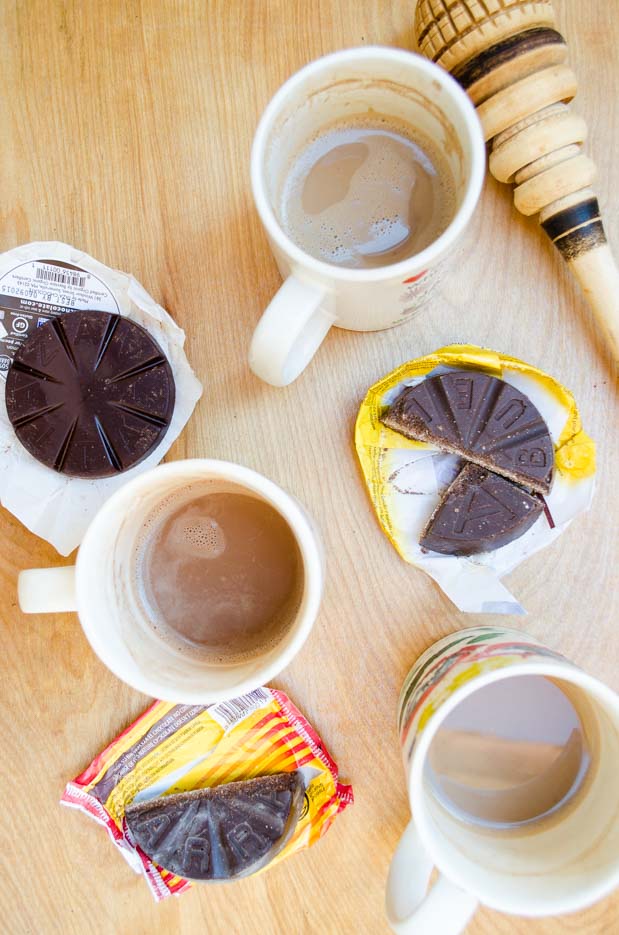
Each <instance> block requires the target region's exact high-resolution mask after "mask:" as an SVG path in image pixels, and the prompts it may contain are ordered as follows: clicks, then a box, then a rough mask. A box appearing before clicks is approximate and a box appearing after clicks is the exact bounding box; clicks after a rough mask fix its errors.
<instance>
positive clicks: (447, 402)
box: [382, 370, 554, 494]
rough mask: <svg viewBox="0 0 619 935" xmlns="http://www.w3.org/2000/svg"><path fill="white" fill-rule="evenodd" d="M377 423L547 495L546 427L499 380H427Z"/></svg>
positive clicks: (550, 451) (459, 374)
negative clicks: (380, 422)
mask: <svg viewBox="0 0 619 935" xmlns="http://www.w3.org/2000/svg"><path fill="white" fill-rule="evenodd" d="M382 421H383V422H384V424H385V425H387V426H388V427H389V428H391V429H394V430H395V431H396V432H400V433H401V434H402V435H406V436H407V437H408V438H414V439H417V440H418V441H424V442H428V444H430V445H434V446H435V447H437V448H440V449H442V450H443V451H451V452H454V453H455V454H459V455H461V456H462V457H463V458H466V459H467V461H473V462H474V463H475V464H479V465H481V466H482V467H486V468H489V469H490V470H491V471H495V472H496V473H497V474H502V475H504V476H505V477H508V478H510V479H511V480H514V481H516V483H518V484H522V485H523V486H525V487H529V488H530V489H531V490H536V491H538V493H542V494H544V493H548V492H549V490H550V484H551V481H552V474H553V468H554V446H553V444H552V438H551V437H550V433H549V431H548V426H547V425H546V423H545V421H544V419H543V418H542V416H541V415H540V413H539V410H538V409H537V408H536V407H535V406H534V405H533V403H532V402H531V400H530V399H529V398H528V397H527V396H525V394H524V393H521V392H520V390H517V389H516V388H515V387H513V386H511V384H509V383H506V382H505V381H504V380H499V379H497V378H496V377H491V376H488V375H487V374H485V373H480V372H479V371H475V370H456V371H452V372H450V373H446V374H441V375H440V376H435V377H429V378H428V379H426V380H423V381H422V382H421V383H419V384H417V386H412V387H406V388H405V389H404V390H402V392H401V393H400V394H399V396H398V397H397V398H396V399H395V401H394V402H393V404H392V405H391V406H390V407H389V409H388V410H387V412H386V413H385V414H384V415H383V417H382Z"/></svg>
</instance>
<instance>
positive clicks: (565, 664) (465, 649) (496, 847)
mask: <svg viewBox="0 0 619 935" xmlns="http://www.w3.org/2000/svg"><path fill="white" fill-rule="evenodd" d="M499 724H500V725H501V726H500V728H499V727H498V726H497V725H499ZM480 727H481V729H480ZM398 728H399V732H400V741H401V745H402V754H403V758H404V768H405V772H406V779H407V786H408V795H409V799H410V805H411V812H412V819H411V822H410V824H409V826H408V828H407V829H406V831H405V832H404V835H403V837H402V839H401V841H400V844H399V845H398V848H397V850H396V853H395V856H394V858H393V861H392V864H391V868H390V871H389V878H388V881H387V898H386V909H387V916H388V920H389V923H390V925H391V927H392V929H393V930H394V931H395V932H397V933H399V935H438V933H440V935H457V933H459V932H462V931H463V930H464V929H465V927H466V925H467V923H468V921H469V919H470V918H471V916H472V914H473V913H474V911H475V909H476V907H477V905H478V903H483V904H484V905H485V906H490V907H491V908H493V909H497V910H499V911H501V912H506V913H513V914H516V915H523V916H549V915H558V914H562V913H569V912H575V911H576V910H578V909H582V908H584V907H586V906H588V905H590V904H591V903H593V902H595V901H596V900H598V899H600V898H601V897H603V896H605V895H607V894H608V893H610V891H611V890H612V889H613V888H614V887H615V886H617V884H619V783H617V775H619V697H618V696H617V695H616V694H615V693H614V692H613V691H611V689H610V688H608V687H607V686H606V685H604V684H602V683H601V682H599V681H598V680H597V679H595V678H593V677H592V676H590V675H587V674H586V673H585V672H583V671H582V670H581V669H579V668H577V667H576V666H575V665H573V664H572V663H571V662H569V661H568V660H566V659H564V658H563V657H562V656H560V655H559V654H558V653H555V652H553V651H551V650H550V649H546V648H545V647H544V646H542V645H541V644H540V643H538V642H537V641H536V640H535V639H533V638H532V637H530V636H529V635H528V634H525V633H520V632H518V631H516V630H507V629H503V628H501V627H477V628H474V629H468V630H462V631H460V632H459V633H454V634H452V635H451V636H448V637H445V638H444V639H442V640H439V642H437V643H435V644H434V645H433V646H431V647H430V648H429V649H428V650H427V651H426V652H425V653H424V654H423V655H422V656H421V657H420V659H418V661H417V662H416V663H415V665H414V666H413V668H412V669H411V671H410V673H409V675H408V676H407V678H406V681H405V683H404V686H403V688H402V693H401V695H400V701H399V711H398ZM434 867H436V868H437V870H438V874H439V875H438V879H437V882H436V883H435V884H434V885H433V886H432V887H431V888H429V889H428V883H429V878H430V874H431V872H432V869H433V868H434Z"/></svg>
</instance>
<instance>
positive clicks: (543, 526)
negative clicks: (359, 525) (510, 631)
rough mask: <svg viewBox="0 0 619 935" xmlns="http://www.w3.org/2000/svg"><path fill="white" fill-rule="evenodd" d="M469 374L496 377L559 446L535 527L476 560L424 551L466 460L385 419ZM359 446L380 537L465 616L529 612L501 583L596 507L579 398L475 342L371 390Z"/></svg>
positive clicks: (398, 372)
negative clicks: (434, 384) (413, 398)
mask: <svg viewBox="0 0 619 935" xmlns="http://www.w3.org/2000/svg"><path fill="white" fill-rule="evenodd" d="M462 370H470V371H479V372H481V373H484V374H487V375H489V376H491V377H496V378H498V379H500V380H502V381H504V382H505V383H507V384H509V385H510V386H511V387H514V388H515V389H516V390H517V391H519V392H520V393H523V394H524V395H525V396H526V397H527V398H528V399H529V400H530V401H531V403H532V404H533V405H534V406H535V408H536V410H537V411H538V412H539V414H540V415H541V417H542V419H543V421H544V422H545V424H546V426H547V427H548V431H549V433H550V438H551V439H552V444H553V447H554V475H553V478H552V487H551V489H550V491H549V493H548V494H547V495H546V496H545V508H544V511H543V513H542V514H541V515H540V516H539V517H538V519H537V521H536V522H535V523H533V525H531V527H530V528H529V529H528V530H527V531H526V532H524V534H523V535H521V536H519V537H518V538H516V539H514V540H513V541H512V542H509V543H507V544H505V545H503V546H501V547H500V548H497V549H493V550H491V551H487V552H481V553H478V554H475V555H470V556H456V555H444V554H439V553H438V552H431V551H427V550H425V549H423V548H422V546H421V545H420V538H421V536H422V534H423V531H424V529H425V528H426V527H427V524H428V521H429V519H430V517H431V516H432V514H433V513H434V511H435V509H436V507H437V506H438V504H439V502H440V500H441V497H442V495H443V493H444V491H445V490H446V489H447V488H448V487H449V485H450V484H452V482H453V481H454V480H455V479H456V477H457V475H458V473H459V472H460V470H461V468H462V458H461V457H459V456H458V455H457V454H453V453H447V452H444V451H438V450H436V448H433V447H432V445H430V444H428V443H427V442H424V441H415V440H412V439H410V438H407V437H405V436H404V435H402V434H400V433H399V432H395V431H393V429H391V428H388V427H387V426H386V425H384V424H383V421H382V419H383V417H384V416H385V413H386V412H387V410H388V409H389V407H390V406H391V405H392V403H393V402H394V401H395V400H396V399H397V397H398V396H399V395H400V394H401V393H402V391H403V390H404V389H405V388H406V387H414V386H417V385H419V384H420V383H422V382H423V381H424V380H426V379H427V378H428V377H435V376H439V375H442V374H451V373H453V372H454V371H462ZM355 446H356V450H357V455H358V457H359V461H360V464H361V469H362V472H363V477H364V480H365V483H366V485H367V488H368V492H369V495H370V498H371V501H372V504H373V506H374V509H375V510H376V515H377V517H378V520H379V523H380V525H381V526H382V528H383V531H384V532H385V534H386V535H387V537H388V538H389V540H390V541H391V543H392V544H393V546H394V547H395V548H396V550H397V551H398V553H399V554H400V556H401V557H402V558H403V559H404V560H405V561H406V562H409V563H410V564H412V565H415V566H416V567H417V568H420V569H422V570H423V571H425V572H426V574H428V575H430V577H432V578H433V579H434V580H435V581H436V582H437V584H438V585H439V586H440V587H441V589H442V590H443V591H444V593H445V594H446V595H447V596H448V597H449V598H450V599H451V600H452V601H453V603H454V604H455V605H456V606H457V607H458V608H459V609H460V610H462V611H464V612H466V613H494V614H524V613H525V610H524V608H523V607H522V606H521V605H520V604H519V603H518V601H517V600H516V598H515V597H514V596H513V595H512V594H511V593H510V591H509V590H508V589H507V588H506V587H505V585H504V584H503V582H502V581H501V578H502V577H503V575H506V574H507V573H508V572H509V571H511V570H512V569H513V568H515V567H516V566H517V565H519V564H520V562H522V561H523V560H524V559H525V558H528V557H529V556H530V555H533V554H534V553H535V552H537V551H539V550H540V549H543V548H544V547H545V546H547V545H549V544H550V543H551V542H553V541H554V539H556V538H557V536H559V535H560V534H561V533H562V532H563V531H564V530H565V529H567V527H568V526H569V524H570V523H571V522H572V520H573V519H574V518H575V517H576V516H578V514H580V513H582V512H584V511H585V510H587V509H588V508H589V506H590V504H591V500H592V498H593V493H594V490H595V443H594V442H593V441H592V439H591V438H589V436H588V435H587V434H586V433H585V432H584V431H583V428H582V424H581V421H580V416H579V413H578V409H577V408H576V403H575V401H574V398H573V396H572V394H571V393H570V392H569V391H568V390H567V389H566V388H565V387H564V386H562V385H561V384H560V383H559V382H558V381H557V380H555V379H553V378H552V377H551V376H549V375H548V374H546V373H544V372H543V371H542V370H539V369H538V368H536V367H532V366H531V365H530V364H526V363H524V362H523V361H521V360H518V359H517V358H515V357H509V356H508V355H506V354H499V353H497V352H495V351H492V350H488V349H486V348H481V347H475V346H474V345H471V344H454V345H450V346H448V347H442V348H439V350H437V351H435V352H434V353H433V354H428V355H427V356H426V357H420V358H419V359H417V360H410V361H408V362H407V363H404V364H402V365H401V366H400V367H397V368H396V369H395V370H393V371H392V372H391V373H389V374H387V376H385V377H383V378H382V379H381V380H379V381H378V382H377V383H375V384H374V385H373V386H372V387H370V389H369V390H368V392H367V394H366V396H365V399H364V400H363V402H362V404H361V407H360V409H359V413H358V416H357V421H356V425H355Z"/></svg>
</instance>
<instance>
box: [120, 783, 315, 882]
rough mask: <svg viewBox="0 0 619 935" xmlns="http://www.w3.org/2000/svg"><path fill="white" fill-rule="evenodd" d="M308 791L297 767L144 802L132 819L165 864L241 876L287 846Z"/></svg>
mask: <svg viewBox="0 0 619 935" xmlns="http://www.w3.org/2000/svg"><path fill="white" fill-rule="evenodd" d="M304 792H305V784H304V782H303V778H302V776H301V773H300V772H299V771H298V770H294V771H292V772H290V773H276V774H274V775H269V776H260V777H257V778H255V779H248V780H245V781H244V782H230V783H227V784H225V785H221V786H215V787H212V788H208V789H196V790H194V791H193V792H183V793H180V794H178V795H168V796H163V797H161V798H157V799H154V800H151V801H148V802H139V803H136V804H133V805H130V806H129V807H128V808H127V810H126V812H125V819H126V822H127V827H128V829H129V831H130V833H131V836H132V838H133V840H134V841H135V843H136V844H137V845H138V847H140V848H141V849H142V851H144V853H145V854H147V855H148V857H149V858H150V859H151V860H152V861H153V862H154V863H156V864H158V865H159V866H160V867H163V868H164V869H165V870H168V871H170V872H171V873H174V874H177V875H178V876H181V877H185V879H187V880H197V881H201V882H204V881H216V880H219V881H223V880H235V879H238V878H239V877H245V876H249V874H251V873H255V872H256V871H257V870H259V869H261V868H262V867H265V866H266V865H267V864H268V863H270V862H271V860H273V858H274V857H275V856H276V855H277V854H279V853H280V851H282V850H283V848H284V847H285V845H286V844H287V842H288V841H289V840H290V838H291V836H292V835H293V833H294V831H295V828H296V826H297V822H298V819H299V816H300V814H301V809H302V807H303V799H304Z"/></svg>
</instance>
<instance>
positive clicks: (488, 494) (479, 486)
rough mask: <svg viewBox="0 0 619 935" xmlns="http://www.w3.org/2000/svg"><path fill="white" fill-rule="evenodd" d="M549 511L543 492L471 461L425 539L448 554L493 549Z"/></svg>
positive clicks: (446, 496)
mask: <svg viewBox="0 0 619 935" xmlns="http://www.w3.org/2000/svg"><path fill="white" fill-rule="evenodd" d="M543 510H544V501H543V500H542V498H541V497H539V496H537V494H530V493H528V491H526V490H523V489H522V487H518V486H517V485H516V484H513V483H512V482H511V481H509V480H507V479H506V478H505V477H501V476H500V475H498V474H493V473H492V472H491V471H487V470H486V469H485V468H481V467H478V465H476V464H466V465H465V466H464V467H463V468H462V470H461V471H460V473H459V474H458V476H457V477H456V479H455V480H454V481H453V483H452V484H451V485H450V486H449V487H448V488H447V490H446V492H445V493H444V495H443V497H442V499H441V502H440V503H439V505H438V506H437V508H436V509H435V511H434V513H433V514H432V516H431V517H430V519H429V521H428V524H427V526H426V528H425V529H424V531H423V533H422V535H421V539H420V540H419V544H420V545H421V546H423V548H424V549H430V550H431V551H432V552H441V553H443V554H445V555H475V554H476V553H478V552H489V551H491V550H493V549H499V548H500V547H501V546H503V545H507V544H508V542H512V541H513V540H514V539H517V538H518V537H519V536H521V535H522V534H523V533H525V532H526V531H527V529H529V528H530V527H531V526H532V525H533V523H534V522H535V521H536V519H537V518H538V516H539V515H540V513H542V512H543Z"/></svg>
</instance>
